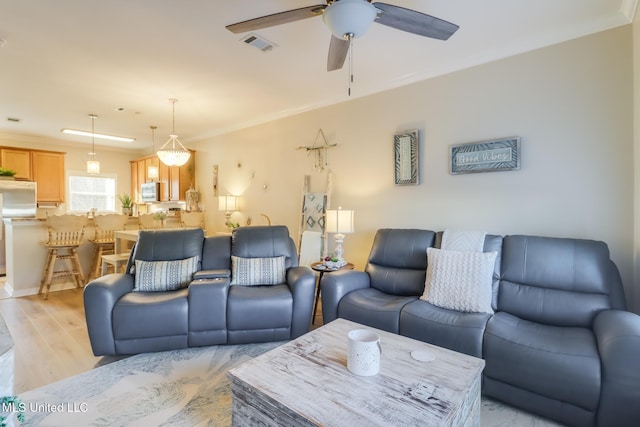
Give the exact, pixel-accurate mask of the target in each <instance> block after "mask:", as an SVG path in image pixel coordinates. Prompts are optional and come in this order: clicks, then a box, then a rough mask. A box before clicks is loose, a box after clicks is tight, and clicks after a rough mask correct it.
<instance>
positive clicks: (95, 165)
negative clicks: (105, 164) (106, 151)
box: [87, 158, 100, 175]
mask: <svg viewBox="0 0 640 427" xmlns="http://www.w3.org/2000/svg"><path fill="white" fill-rule="evenodd" d="M87 173H89V174H92V175H97V174H99V173H100V162H99V161H98V160H95V158H93V159H92V160H87Z"/></svg>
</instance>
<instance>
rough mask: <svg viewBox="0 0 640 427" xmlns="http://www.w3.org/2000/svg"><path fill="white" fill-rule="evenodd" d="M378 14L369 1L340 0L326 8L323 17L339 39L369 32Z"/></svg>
mask: <svg viewBox="0 0 640 427" xmlns="http://www.w3.org/2000/svg"><path fill="white" fill-rule="evenodd" d="M377 15H378V12H377V10H376V8H375V7H374V6H373V5H372V4H371V3H369V2H367V1H364V0H340V1H334V2H333V3H331V4H330V5H329V6H328V7H327V8H326V9H325V10H324V13H323V14H322V19H323V21H324V23H325V25H326V26H327V27H329V30H331V33H332V34H333V35H334V36H336V37H338V38H339V39H342V38H351V37H354V38H356V37H360V36H361V35H363V34H364V33H366V32H367V30H368V29H369V27H370V26H371V24H372V23H373V21H374V20H375V19H376V16H377Z"/></svg>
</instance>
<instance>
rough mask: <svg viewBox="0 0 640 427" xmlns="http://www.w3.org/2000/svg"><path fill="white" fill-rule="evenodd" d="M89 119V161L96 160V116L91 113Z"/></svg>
mask: <svg viewBox="0 0 640 427" xmlns="http://www.w3.org/2000/svg"><path fill="white" fill-rule="evenodd" d="M89 117H91V159H93V160H95V158H96V119H97V118H98V116H96V115H95V114H93V113H91V114H89Z"/></svg>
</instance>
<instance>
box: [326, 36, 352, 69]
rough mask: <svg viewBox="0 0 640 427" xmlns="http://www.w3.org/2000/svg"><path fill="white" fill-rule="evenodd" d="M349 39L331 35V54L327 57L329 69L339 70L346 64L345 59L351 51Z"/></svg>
mask: <svg viewBox="0 0 640 427" xmlns="http://www.w3.org/2000/svg"><path fill="white" fill-rule="evenodd" d="M349 44H350V43H349V40H346V39H341V38H338V37H336V36H333V35H332V36H331V43H329V56H328V57H327V71H334V70H339V69H340V68H342V66H343V65H344V60H345V59H346V57H347V53H348V52H349Z"/></svg>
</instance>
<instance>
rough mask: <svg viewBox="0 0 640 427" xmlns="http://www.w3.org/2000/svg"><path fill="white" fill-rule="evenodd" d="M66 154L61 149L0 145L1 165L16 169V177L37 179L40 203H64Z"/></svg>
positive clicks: (37, 194) (29, 179)
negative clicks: (49, 149)
mask: <svg viewBox="0 0 640 427" xmlns="http://www.w3.org/2000/svg"><path fill="white" fill-rule="evenodd" d="M64 155H65V153H63V152H60V151H43V150H29V149H27V148H16V147H0V166H1V167H3V168H7V169H13V170H15V171H16V172H17V173H16V175H15V178H16V179H19V180H27V181H35V182H36V183H37V190H36V201H37V202H38V203H40V202H45V203H63V202H64V193H65V183H64Z"/></svg>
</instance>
